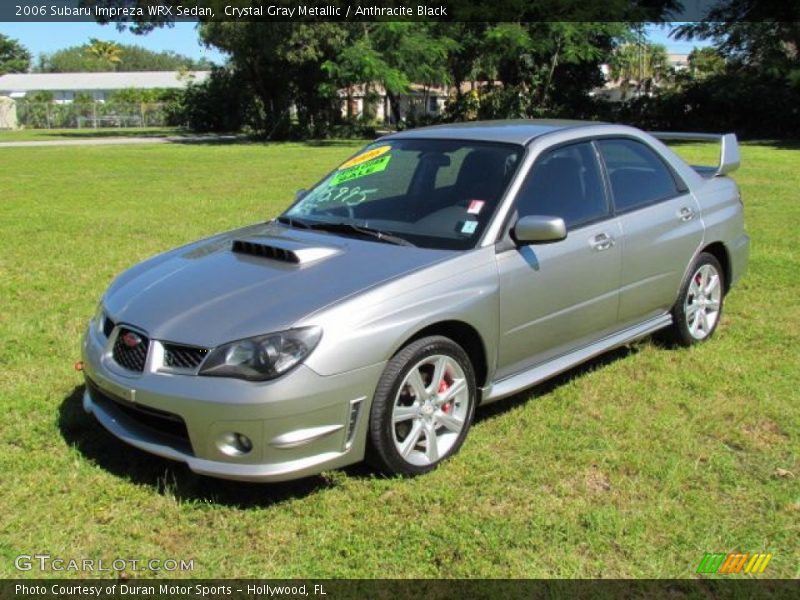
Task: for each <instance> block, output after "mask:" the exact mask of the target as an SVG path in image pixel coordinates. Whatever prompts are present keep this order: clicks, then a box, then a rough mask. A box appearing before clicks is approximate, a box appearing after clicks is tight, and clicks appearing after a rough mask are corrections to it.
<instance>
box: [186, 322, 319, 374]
mask: <svg viewBox="0 0 800 600" xmlns="http://www.w3.org/2000/svg"><path fill="white" fill-rule="evenodd" d="M321 337H322V329H320V328H319V327H303V328H301V329H290V330H288V331H281V332H278V333H270V334H267V335H259V336H257V337H252V338H247V339H244V340H238V341H236V342H231V343H230V344H224V345H222V346H219V347H218V348H216V349H214V350H212V352H211V354H209V356H208V358H207V359H206V360H205V362H204V363H203V367H202V368H201V369H200V374H201V375H212V376H215V377H236V378H237V379H247V380H249V381H266V380H267V379H274V378H275V377H278V376H280V375H283V374H284V373H286V372H287V371H289V370H291V369H292V368H294V367H296V366H297V365H298V364H300V363H301V362H302V361H303V360H304V359H305V358H306V357H307V356H308V355H309V354H311V351H312V350H313V349H314V348H315V347H316V346H317V344H318V343H319V340H320V338H321Z"/></svg>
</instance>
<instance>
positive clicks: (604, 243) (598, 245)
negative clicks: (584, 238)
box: [589, 233, 616, 252]
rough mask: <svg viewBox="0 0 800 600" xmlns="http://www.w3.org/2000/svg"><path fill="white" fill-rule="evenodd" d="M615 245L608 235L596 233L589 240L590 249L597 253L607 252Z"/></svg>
mask: <svg viewBox="0 0 800 600" xmlns="http://www.w3.org/2000/svg"><path fill="white" fill-rule="evenodd" d="M615 243H616V241H615V240H614V238H613V237H611V236H610V235H608V234H607V233H598V234H597V235H596V236H594V237H593V238H592V239H591V240H589V244H590V245H591V247H592V249H593V250H595V251H597V252H602V251H603V250H608V249H609V248H611V247H612V246H613V245H614V244H615Z"/></svg>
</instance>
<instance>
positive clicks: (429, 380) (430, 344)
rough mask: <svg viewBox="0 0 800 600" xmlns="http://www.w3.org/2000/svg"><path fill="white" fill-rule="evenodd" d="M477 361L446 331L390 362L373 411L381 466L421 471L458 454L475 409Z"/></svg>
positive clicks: (373, 450)
mask: <svg viewBox="0 0 800 600" xmlns="http://www.w3.org/2000/svg"><path fill="white" fill-rule="evenodd" d="M476 398H477V390H476V385H475V373H474V370H473V368H472V363H471V362H470V360H469V357H468V356H467V354H466V353H465V352H464V350H463V349H462V348H461V347H460V346H459V345H458V344H456V343H455V342H453V341H452V340H450V339H449V338H446V337H441V336H431V337H426V338H422V339H420V340H417V341H415V342H412V343H411V344H409V345H408V346H406V347H405V348H403V350H401V351H400V352H399V353H397V354H396V355H395V356H394V357H393V358H392V359H391V360H390V361H389V363H388V364H387V366H386V369H385V370H384V372H383V375H382V376H381V380H380V382H379V383H378V388H377V390H376V392H375V398H374V399H373V402H372V410H371V412H370V428H369V429H370V430H369V444H370V458H371V460H372V462H373V463H374V464H375V465H376V466H377V467H378V468H380V469H381V470H383V471H385V472H387V473H391V474H397V475H419V474H421V473H427V472H428V471H431V470H433V469H434V468H436V466H437V465H438V464H439V463H440V462H442V461H443V460H444V459H446V458H447V457H449V456H452V455H453V454H455V453H456V452H457V451H458V449H459V448H460V447H461V444H462V443H463V442H464V438H465V437H466V436H467V431H468V430H469V427H470V424H471V423H472V418H473V415H474V413H475V403H476Z"/></svg>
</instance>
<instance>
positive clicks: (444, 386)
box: [437, 377, 452, 413]
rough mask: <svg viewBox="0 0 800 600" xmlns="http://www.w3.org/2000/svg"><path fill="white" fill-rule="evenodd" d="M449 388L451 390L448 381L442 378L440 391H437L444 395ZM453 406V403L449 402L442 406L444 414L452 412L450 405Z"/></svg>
mask: <svg viewBox="0 0 800 600" xmlns="http://www.w3.org/2000/svg"><path fill="white" fill-rule="evenodd" d="M449 388H450V384H449V383H447V379H445V378H444V377H442V380H441V381H440V382H439V389H438V390H437V392H438V393H439V394H444V393H445V392H446V391H447V390H448V389H449ZM451 404H452V401H450V402H448V403H447V404H443V405H442V412H443V413H447V412H448V411H449V410H450V405H451Z"/></svg>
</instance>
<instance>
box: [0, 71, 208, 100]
mask: <svg viewBox="0 0 800 600" xmlns="http://www.w3.org/2000/svg"><path fill="white" fill-rule="evenodd" d="M209 74H210V71H187V72H179V71H127V72H126V71H112V72H107V73H9V74H7V75H3V76H1V77H0V96H8V97H10V98H24V97H25V96H27V95H29V94H33V93H35V92H51V93H52V94H53V98H54V100H55V102H57V103H59V104H63V103H69V102H72V101H73V99H74V98H75V95H76V94H86V95H89V96H92V97H93V98H94V99H95V100H97V101H99V102H104V101H105V100H107V99H108V97H109V96H110V95H111V94H113V93H114V92H118V91H120V90H127V89H139V90H153V89H183V88H185V87H186V86H187V85H189V83H190V82H194V83H202V82H203V81H205V80H206V78H207V77H208V76H209Z"/></svg>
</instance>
